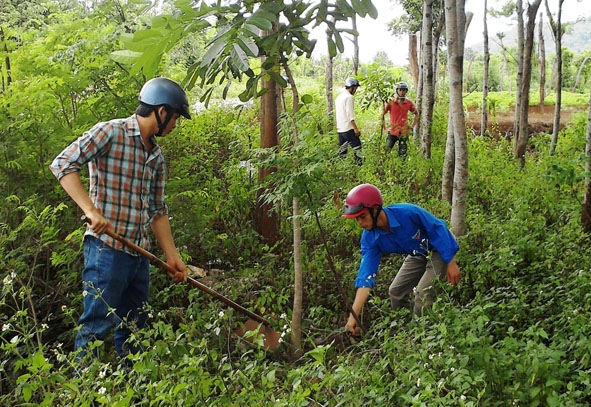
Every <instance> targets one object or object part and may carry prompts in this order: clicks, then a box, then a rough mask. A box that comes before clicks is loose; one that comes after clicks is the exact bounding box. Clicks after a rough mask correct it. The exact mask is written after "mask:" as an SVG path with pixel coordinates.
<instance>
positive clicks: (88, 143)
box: [49, 123, 110, 180]
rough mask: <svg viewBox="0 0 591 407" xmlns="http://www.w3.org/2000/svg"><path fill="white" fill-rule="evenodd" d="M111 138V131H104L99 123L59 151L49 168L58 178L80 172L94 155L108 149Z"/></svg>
mask: <svg viewBox="0 0 591 407" xmlns="http://www.w3.org/2000/svg"><path fill="white" fill-rule="evenodd" d="M109 139H110V136H109V132H107V131H104V129H103V128H102V126H101V124H100V123H99V124H97V125H96V126H94V127H93V128H92V129H91V130H89V131H87V132H85V133H84V134H83V135H82V136H80V137H79V138H78V139H77V140H76V141H74V142H73V143H72V144H70V145H69V146H68V147H66V148H65V149H64V150H63V151H62V152H61V153H59V154H58V155H57V157H55V159H54V160H53V162H52V163H51V165H50V166H49V169H50V170H51V172H52V173H53V175H54V176H55V177H56V178H57V179H58V180H61V179H62V178H63V177H64V176H66V175H68V174H70V173H73V172H79V171H80V170H81V168H82V167H83V166H84V165H85V164H87V163H88V162H89V161H91V160H92V159H93V157H95V156H97V155H100V154H103V153H104V152H105V151H106V150H108V146H109Z"/></svg>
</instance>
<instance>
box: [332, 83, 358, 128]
mask: <svg viewBox="0 0 591 407" xmlns="http://www.w3.org/2000/svg"><path fill="white" fill-rule="evenodd" d="M335 115H336V125H337V132H338V133H346V132H348V131H349V130H351V129H353V125H352V124H351V121H352V120H355V106H354V101H353V95H351V94H350V93H349V91H348V90H347V89H345V90H344V91H343V92H341V94H340V95H339V96H337V98H336V100H335Z"/></svg>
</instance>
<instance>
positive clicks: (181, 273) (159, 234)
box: [151, 215, 187, 283]
mask: <svg viewBox="0 0 591 407" xmlns="http://www.w3.org/2000/svg"><path fill="white" fill-rule="evenodd" d="M151 227H152V232H154V236H156V240H158V243H159V244H160V247H161V248H162V251H163V252H164V255H165V256H166V263H168V264H169V265H170V266H172V267H173V268H174V269H176V270H178V271H177V273H176V274H174V275H170V274H169V277H170V278H171V279H172V281H174V282H175V283H180V282H182V281H187V267H186V266H185V263H183V261H182V260H181V258H180V256H179V253H178V251H177V249H176V246H175V245H174V240H173V238H172V232H171V230H170V221H169V220H168V215H164V216H160V217H159V218H158V219H156V220H155V221H153V222H152V224H151Z"/></svg>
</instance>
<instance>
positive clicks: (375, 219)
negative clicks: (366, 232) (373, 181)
mask: <svg viewBox="0 0 591 407" xmlns="http://www.w3.org/2000/svg"><path fill="white" fill-rule="evenodd" d="M372 209H374V210H372V211H371V220H372V223H373V224H372V227H371V229H372V230H373V229H375V228H377V227H378V218H379V217H380V212H382V207H381V206H377V207H375V208H372Z"/></svg>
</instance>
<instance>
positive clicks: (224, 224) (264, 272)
mask: <svg viewBox="0 0 591 407" xmlns="http://www.w3.org/2000/svg"><path fill="white" fill-rule="evenodd" d="M76 12H77V11H76V10H74V11H69V12H68V13H66V12H61V13H54V14H52V16H53V18H54V20H53V22H52V24H51V25H49V24H47V25H46V24H45V23H43V21H40V22H39V24H40V27H36V28H35V29H34V30H33V29H29V28H26V27H21V28H20V29H21V31H20V32H18V33H12V34H14V35H17V36H18V38H20V39H21V43H20V44H23V43H24V44H26V48H25V47H23V46H18V47H17V46H16V45H15V48H11V52H10V55H9V56H10V58H11V62H12V65H11V66H12V71H11V74H12V83H11V84H10V86H8V87H7V88H6V90H5V92H4V93H3V94H2V98H1V100H2V103H1V104H0V109H1V113H0V121H1V123H2V126H1V127H0V151H1V152H2V156H1V159H0V200H1V202H2V205H0V277H1V278H2V285H1V289H0V290H1V291H0V325H1V326H2V330H1V331H0V349H1V352H0V405H3V406H4V405H6V406H13V405H14V406H21V405H22V406H31V405H42V406H94V405H105V406H130V405H133V406H171V405H179V406H180V405H210V406H319V405H327V406H360V405H365V404H372V405H376V406H393V405H413V406H420V405H428V406H458V405H460V406H477V405H482V406H506V405H519V406H523V405H530V406H580V405H587V404H589V403H591V397H590V395H589V394H591V393H590V391H589V386H590V381H591V359H590V356H589V355H590V354H591V353H590V349H591V339H589V338H591V326H590V325H589V322H588V321H589V319H590V318H591V301H590V296H591V277H590V274H589V270H591V246H590V245H589V236H587V235H585V234H584V233H583V232H582V230H581V225H580V212H581V201H582V196H583V179H584V176H585V169H584V168H585V161H584V160H585V156H584V154H583V152H584V149H585V145H584V143H585V140H584V136H583V135H584V134H585V131H586V125H587V120H586V119H587V112H586V107H583V105H584V104H586V103H587V100H586V99H582V100H580V101H578V102H573V105H579V106H581V112H580V114H577V115H574V116H572V117H571V119H570V121H569V123H568V125H567V127H566V128H565V130H564V131H562V132H561V133H560V137H559V142H558V148H557V151H556V154H555V155H554V156H552V157H550V156H549V155H548V150H549V146H550V136H546V135H536V136H535V137H533V138H532V140H531V148H530V149H529V153H528V154H529V155H528V157H527V160H526V161H525V162H526V164H525V166H524V167H523V168H522V167H521V165H520V164H519V163H516V162H514V161H513V160H512V153H511V148H512V146H511V143H510V142H508V141H504V140H501V141H495V140H492V139H485V138H477V137H472V138H470V140H469V154H470V158H469V162H470V181H469V182H470V186H469V191H470V192H469V196H468V199H469V202H468V211H467V217H468V219H467V225H468V232H467V234H466V235H465V236H463V237H462V238H461V240H460V246H461V251H460V252H459V255H458V262H459V264H460V267H461V269H462V272H463V280H462V282H461V283H460V285H459V286H458V287H457V288H453V289H452V288H451V287H449V286H447V285H445V286H444V287H442V289H443V293H442V295H440V296H439V298H438V301H437V302H436V304H435V305H434V307H433V310H432V312H430V313H429V314H428V315H426V316H425V317H424V318H422V319H416V320H415V319H412V318H411V317H410V315H408V314H407V313H404V312H401V311H399V312H392V310H391V309H390V305H389V302H388V301H387V288H388V285H389V283H390V281H391V279H392V278H393V276H394V274H395V273H396V271H397V269H398V266H399V265H400V263H401V261H402V258H401V256H390V257H388V258H386V259H384V261H383V264H382V267H381V270H380V273H381V275H380V277H379V280H378V283H377V287H376V290H375V291H374V292H373V295H372V298H371V300H370V304H369V307H368V308H367V309H366V310H365V313H364V314H363V320H364V322H365V324H366V326H367V327H368V329H367V330H366V331H365V332H364V333H363V338H362V340H361V341H360V342H358V343H356V344H354V345H352V346H350V347H348V348H346V349H345V350H341V349H339V348H338V347H337V346H330V345H316V344H315V342H314V340H315V339H317V338H319V337H327V336H329V335H331V334H333V333H335V332H337V331H338V330H339V329H340V327H342V326H343V324H344V321H345V317H346V315H345V313H344V311H343V310H342V307H341V304H340V302H341V300H340V298H339V290H338V285H342V286H343V287H344V288H345V291H346V292H347V294H348V295H349V298H352V295H353V279H354V277H355V274H356V271H357V266H358V261H359V253H358V239H359V235H360V230H359V228H358V226H357V225H356V224H355V222H353V221H347V220H344V219H341V218H339V214H340V210H341V208H340V207H339V205H340V204H341V203H342V200H343V198H344V196H345V194H346V192H347V191H348V190H349V189H350V188H351V187H352V186H354V185H356V184H358V183H360V182H371V183H374V184H376V185H378V186H380V188H381V189H382V191H383V192H384V198H385V200H386V202H388V203H389V202H398V201H409V202H413V203H417V204H419V205H422V206H424V207H425V208H428V209H429V210H430V211H432V212H433V213H435V214H436V215H438V216H440V217H442V218H444V219H447V218H448V217H449V212H450V208H449V205H448V204H447V203H445V202H442V201H441V200H440V199H439V197H440V190H441V182H440V180H441V166H442V163H443V154H444V147H445V136H446V122H445V120H446V118H447V114H446V112H445V110H446V106H445V105H441V106H438V108H437V110H436V112H437V114H436V117H435V122H434V125H433V129H434V140H433V151H432V154H433V158H432V159H431V160H429V161H427V160H425V159H423V158H422V156H421V154H420V153H419V151H418V146H417V145H416V144H413V145H411V147H410V148H409V154H408V157H406V158H405V159H404V160H402V159H400V158H398V157H397V156H396V155H395V154H391V155H386V154H385V153H384V149H383V143H384V135H383V134H381V132H380V128H379V114H380V108H379V107H377V106H375V104H374V105H371V104H368V108H367V109H366V110H361V109H360V112H359V122H360V126H361V129H362V132H363V138H364V150H363V151H364V154H365V157H364V164H363V166H362V167H357V166H355V165H354V163H353V158H352V156H351V155H350V156H349V157H347V159H345V160H339V159H336V157H335V153H336V134H323V133H322V132H320V131H319V129H322V128H324V127H325V121H326V114H325V113H324V112H325V111H326V110H325V106H324V101H323V91H322V90H321V88H322V83H323V82H322V74H317V76H312V75H309V72H310V71H314V72H318V70H317V69H316V68H314V66H313V64H312V63H311V62H310V61H305V62H301V63H300V64H298V67H297V70H295V71H296V73H297V75H298V77H299V75H302V77H304V76H305V77H307V78H306V79H305V80H302V81H301V82H299V80H298V83H301V84H302V88H301V89H300V91H302V93H304V94H307V95H309V96H307V97H303V98H302V103H303V104H304V107H303V108H302V109H301V110H300V112H299V116H298V117H296V118H294V119H295V120H296V122H297V123H298V128H299V129H300V137H301V141H300V143H299V144H298V147H297V149H295V148H292V147H290V146H291V145H292V143H290V140H289V137H290V136H289V134H292V133H291V132H289V131H286V130H285V128H286V126H288V125H289V124H290V123H292V121H291V119H292V118H289V117H283V118H282V134H281V137H282V142H281V143H282V148H281V150H279V151H275V152H274V154H271V155H263V154H260V153H261V151H260V149H258V136H259V122H258V117H257V113H258V111H257V105H256V103H255V104H253V105H250V106H242V107H238V108H234V107H221V106H220V107H217V106H216V107H210V108H209V109H207V110H204V111H201V112H199V113H196V114H195V115H194V116H195V119H194V120H192V121H182V123H181V124H180V126H179V127H178V128H177V129H176V130H175V132H174V133H173V134H171V135H170V136H168V137H166V138H164V139H162V140H161V145H162V148H163V150H164V152H165V155H166V158H167V161H168V164H169V173H170V181H169V182H168V184H167V194H168V196H167V199H168V204H169V206H170V210H171V215H172V219H171V223H172V229H173V232H174V234H175V240H176V243H177V245H178V246H179V248H181V251H182V255H183V256H184V257H185V260H186V262H187V263H191V264H195V265H202V266H207V267H208V268H210V269H212V270H211V276H210V277H208V281H207V284H208V285H211V286H212V287H213V288H215V289H216V291H219V292H220V293H222V294H224V295H227V296H229V297H231V298H232V299H234V300H235V301H237V302H239V303H241V304H243V305H244V306H245V307H247V308H249V309H251V310H252V311H254V312H257V313H260V314H262V315H264V316H265V318H267V319H268V320H270V321H272V323H273V327H274V329H276V330H279V331H282V332H286V337H285V339H286V341H288V338H289V329H288V324H289V321H290V310H291V305H292V304H291V301H292V286H293V268H292V264H291V261H292V257H291V250H292V244H291V239H292V234H291V221H290V219H288V216H289V215H286V214H291V210H290V205H291V202H292V201H291V197H292V196H293V195H296V196H299V197H300V199H301V203H302V207H303V210H302V227H303V253H302V257H303V261H304V273H305V282H304V284H305V287H304V292H305V297H304V310H305V315H304V327H303V331H304V335H305V349H304V351H305V354H304V355H303V356H302V357H301V358H299V359H297V360H290V359H289V358H288V357H287V355H288V345H287V344H284V345H282V346H281V347H280V348H279V349H278V350H277V351H275V352H274V353H269V352H266V351H264V350H263V349H261V348H260V347H259V346H256V345H252V344H249V343H247V342H245V341H243V340H241V339H240V338H238V337H237V336H236V335H235V334H233V331H234V329H235V328H236V327H237V326H238V325H239V324H240V323H241V322H244V321H245V318H244V316H242V315H239V314H237V313H236V312H234V311H232V310H229V309H227V308H226V307H225V306H224V305H222V304H221V303H219V302H217V301H216V300H215V299H213V298H211V297H209V296H207V295H205V294H204V293H202V292H200V291H198V290H195V289H191V288H189V286H188V285H187V286H185V285H175V286H171V285H170V284H169V279H168V277H167V276H166V275H165V273H163V272H162V271H160V270H157V269H153V275H152V276H153V277H152V296H151V305H150V309H149V310H148V311H149V314H150V321H149V324H148V327H147V328H145V329H143V330H140V331H136V332H134V339H135V340H136V341H137V342H138V344H140V345H141V347H142V349H143V352H141V353H140V354H138V355H136V356H134V358H133V361H132V362H133V363H132V365H131V366H130V367H128V366H123V365H120V364H119V361H118V360H117V358H116V356H115V354H114V351H113V347H112V343H111V342H110V341H109V340H108V341H107V342H106V343H96V346H97V347H98V349H100V355H99V358H98V359H95V360H87V361H85V363H84V364H82V365H79V364H75V363H74V358H75V355H74V354H73V352H72V348H73V337H74V331H75V327H76V320H77V318H78V316H79V313H80V311H81V308H82V307H81V300H82V295H81V289H80V271H81V268H82V265H81V260H82V254H81V250H80V249H81V236H82V231H83V226H82V225H81V224H80V221H79V219H80V212H79V210H77V209H76V207H75V204H74V203H73V202H72V201H70V200H69V199H68V198H67V196H66V194H65V193H64V192H63V191H62V190H61V188H60V186H59V185H58V183H57V182H56V180H55V179H54V178H53V177H52V176H51V174H50V173H49V171H48V169H47V165H48V164H49V163H50V161H51V160H52V159H53V157H54V155H55V154H57V153H58V152H59V151H60V150H61V149H62V148H63V147H64V146H65V145H66V144H67V143H68V142H69V141H71V140H72V139H73V138H74V137H76V136H77V135H78V134H80V132H82V131H84V130H85V129H87V128H88V127H90V126H91V125H92V124H94V122H96V121H98V120H102V119H108V118H111V117H116V116H125V115H127V114H130V113H131V112H132V111H133V109H134V108H135V105H136V100H137V99H136V97H137V92H138V91H139V89H140V87H141V84H142V83H143V81H144V78H142V77H141V75H128V74H127V72H126V71H125V69H124V68H123V67H121V66H119V65H117V64H115V63H114V62H113V61H112V60H109V58H108V55H109V53H110V52H111V51H112V48H113V47H114V46H115V45H111V46H109V45H108V44H105V41H106V39H109V40H110V41H113V44H115V43H117V40H116V38H117V35H116V34H117V32H118V31H117V30H119V29H120V25H118V24H114V23H112V21H117V20H116V19H115V14H114V10H110V9H108V8H105V9H101V10H97V11H96V14H93V17H95V18H93V19H90V18H88V19H86V18H83V17H84V16H85V14H84V13H82V12H81V11H80V10H78V12H80V14H75V13H76ZM109 22H111V23H109ZM102 30H104V31H102ZM51 33H53V37H51V36H50V35H49V34H51ZM60 33H61V34H60ZM64 33H68V35H65V34H64ZM14 38H17V37H14ZM51 38H53V40H51ZM58 39H59V41H58ZM15 44H16V42H15ZM13 45H14V44H13ZM176 63H178V64H184V63H185V62H184V59H183V58H181V57H178V61H177V62H176ZM33 68H34V69H33ZM364 69H366V72H368V74H367V76H368V77H372V78H374V76H372V75H373V73H372V72H374V71H372V68H371V67H364ZM162 73H163V74H166V75H169V76H172V77H176V78H178V77H182V69H181V68H180V67H179V65H175V64H173V63H171V64H170V65H167V68H163V72H162ZM388 75H389V77H390V76H391V77H392V80H393V81H395V80H396V78H397V77H398V76H399V75H401V72H400V71H399V70H397V69H396V68H394V69H393V71H392V72H389V73H388ZM310 78H314V79H310ZM286 96H288V92H286ZM357 96H359V97H360V99H361V98H362V97H363V96H364V94H363V88H361V89H360V92H359V93H358V94H357V95H356V97H357ZM441 99H442V100H443V99H444V98H441ZM513 99H514V98H513V96H512V95H511V94H509V93H507V96H499V105H504V104H507V106H508V105H509V104H510V103H511V102H510V101H512V100H513ZM468 100H469V98H466V105H468V106H469V105H470V103H471V102H469V101H468ZM532 100H533V99H532ZM566 100H569V102H565V101H566ZM476 103H479V101H478V99H476ZM563 103H568V104H570V103H571V102H570V97H565V98H563ZM415 141H416V140H415ZM266 164H273V165H277V167H278V168H279V170H278V172H277V173H276V174H274V176H273V177H272V178H271V179H270V181H271V182H274V184H275V186H276V188H275V189H273V192H272V193H271V194H269V195H268V196H267V199H269V200H272V201H273V202H275V204H276V207H277V209H278V210H279V211H280V213H281V214H282V215H284V216H282V219H283V222H282V238H283V239H282V240H281V241H280V242H279V243H278V244H277V245H276V246H275V247H268V246H266V245H264V244H263V243H262V242H261V241H260V240H259V237H258V236H257V235H256V233H255V232H254V231H253V230H252V219H253V216H254V215H253V212H252V208H253V207H254V202H255V199H256V186H257V185H256V177H257V174H256V169H257V168H259V166H260V165H266ZM253 169H255V170H254V172H253ZM315 215H318V219H319V222H320V225H321V226H322V230H320V229H319V228H318V225H317V223H316V220H315ZM323 238H326V239H327V241H328V250H329V251H330V255H331V256H332V257H333V259H334V261H335V263H336V269H337V272H338V274H339V279H338V281H336V280H335V277H334V275H333V274H332V272H331V270H330V267H329V264H328V253H327V252H326V250H325V249H324V247H323V243H322V242H323ZM155 253H156V254H159V253H158V252H157V251H155Z"/></svg>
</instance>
